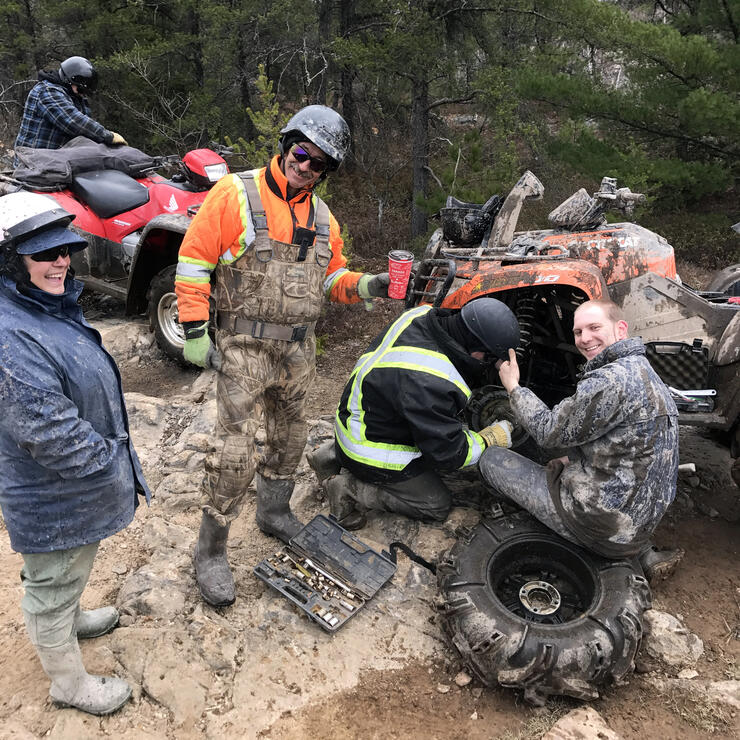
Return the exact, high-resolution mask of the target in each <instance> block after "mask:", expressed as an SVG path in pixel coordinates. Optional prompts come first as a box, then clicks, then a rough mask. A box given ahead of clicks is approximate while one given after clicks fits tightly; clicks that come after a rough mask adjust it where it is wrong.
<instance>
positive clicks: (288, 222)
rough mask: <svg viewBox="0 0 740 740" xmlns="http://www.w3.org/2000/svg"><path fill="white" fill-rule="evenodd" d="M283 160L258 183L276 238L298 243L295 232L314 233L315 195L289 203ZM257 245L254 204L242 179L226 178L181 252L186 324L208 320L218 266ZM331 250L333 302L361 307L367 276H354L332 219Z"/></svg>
mask: <svg viewBox="0 0 740 740" xmlns="http://www.w3.org/2000/svg"><path fill="white" fill-rule="evenodd" d="M279 161H280V159H279V157H277V156H276V157H273V159H272V161H271V162H270V165H269V168H268V167H263V168H262V169H260V170H258V171H257V175H256V177H255V182H256V184H257V188H258V190H259V193H260V198H261V200H262V205H263V207H264V209H265V214H266V216H267V228H268V233H269V236H270V238H271V239H276V240H278V241H281V242H286V243H288V244H292V243H295V240H294V236H293V234H294V229H295V228H297V227H303V228H312V227H313V224H312V223H309V222H311V221H312V220H313V214H314V212H315V196H313V195H312V193H311V191H308V190H304V191H301V192H299V193H298V194H297V195H295V196H294V197H293V198H291V199H290V200H288V197H287V187H288V181H287V180H286V178H285V175H284V174H283V173H282V171H281V169H280V164H279ZM253 240H254V226H253V224H252V217H251V211H250V208H249V202H248V200H247V195H246V192H245V190H244V185H243V183H242V181H241V179H240V177H239V176H238V175H235V174H231V175H226V176H225V177H223V178H221V180H219V181H218V182H217V183H216V184H215V185H214V186H213V189H212V190H211V192H210V193H208V195H207V196H206V199H205V200H204V201H203V205H202V206H201V207H200V209H199V210H198V212H197V213H196V215H195V218H193V221H192V223H191V224H190V227H189V228H188V231H187V233H186V234H185V238H184V239H183V242H182V245H181V247H180V254H179V258H178V265H177V275H176V277H175V292H176V293H177V305H178V311H179V314H180V321H181V322H183V321H206V320H207V319H208V297H209V296H210V294H211V284H210V279H211V273H212V272H213V270H215V269H216V265H217V264H218V263H221V264H231V263H233V262H234V261H236V260H237V259H239V257H241V256H242V254H244V252H245V251H246V250H247V249H249V247H250V245H251V243H252V241H253ZM329 246H330V247H331V252H332V256H331V260H330V261H329V265H328V266H327V269H326V278H325V280H324V293H325V295H326V296H327V298H329V300H332V301H338V302H340V303H358V302H359V301H360V300H361V299H360V297H359V295H358V294H357V282H358V281H359V279H360V277H362V273H360V272H350V271H349V270H348V269H347V267H346V265H347V260H346V259H345V258H344V255H343V254H342V247H343V246H344V242H343V240H342V237H341V235H340V229H339V224H338V223H337V220H336V218H334V216H333V215H331V216H330V226H329Z"/></svg>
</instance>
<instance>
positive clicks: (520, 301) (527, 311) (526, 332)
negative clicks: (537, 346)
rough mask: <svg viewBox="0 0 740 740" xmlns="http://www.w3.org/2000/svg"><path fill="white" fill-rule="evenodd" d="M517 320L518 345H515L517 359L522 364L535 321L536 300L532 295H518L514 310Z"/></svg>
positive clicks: (527, 351) (530, 343)
mask: <svg viewBox="0 0 740 740" xmlns="http://www.w3.org/2000/svg"><path fill="white" fill-rule="evenodd" d="M514 313H515V314H516V318H517V321H518V322H519V336H520V341H519V347H517V350H516V354H517V361H518V362H519V364H524V362H525V360H526V359H527V357H528V355H529V349H530V347H531V346H532V336H533V334H534V327H535V324H536V321H537V300H536V298H535V297H534V296H533V295H524V296H519V297H518V298H517V301H516V308H515V310H514Z"/></svg>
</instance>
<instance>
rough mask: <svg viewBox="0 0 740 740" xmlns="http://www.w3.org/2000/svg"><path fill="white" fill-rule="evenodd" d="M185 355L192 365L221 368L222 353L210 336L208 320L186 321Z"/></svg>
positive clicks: (184, 325)
mask: <svg viewBox="0 0 740 740" xmlns="http://www.w3.org/2000/svg"><path fill="white" fill-rule="evenodd" d="M183 328H184V329H185V347H184V348H183V352H182V353H183V356H184V357H185V359H186V360H187V361H188V362H189V363H191V364H192V365H197V366H198V367H212V368H215V369H216V370H220V369H221V355H220V354H219V352H218V350H217V349H216V348H215V347H214V346H213V342H212V341H211V338H210V337H209V336H208V322H207V321H203V322H198V321H186V322H183Z"/></svg>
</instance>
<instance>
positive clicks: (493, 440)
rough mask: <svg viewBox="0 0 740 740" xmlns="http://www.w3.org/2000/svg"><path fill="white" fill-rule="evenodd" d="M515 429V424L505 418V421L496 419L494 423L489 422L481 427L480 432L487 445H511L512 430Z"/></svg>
mask: <svg viewBox="0 0 740 740" xmlns="http://www.w3.org/2000/svg"><path fill="white" fill-rule="evenodd" d="M513 429H514V425H513V424H512V423H511V422H510V421H507V420H506V419H504V420H503V421H494V422H493V424H489V425H488V426H487V427H485V428H484V429H481V430H480V431H479V432H478V434H480V436H481V437H483V439H484V440H485V442H486V447H507V448H508V447H511V432H512V431H513Z"/></svg>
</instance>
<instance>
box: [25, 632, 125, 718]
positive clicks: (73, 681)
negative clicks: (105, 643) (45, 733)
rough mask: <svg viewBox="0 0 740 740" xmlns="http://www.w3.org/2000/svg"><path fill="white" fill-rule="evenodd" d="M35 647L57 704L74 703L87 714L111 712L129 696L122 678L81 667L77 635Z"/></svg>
mask: <svg viewBox="0 0 740 740" xmlns="http://www.w3.org/2000/svg"><path fill="white" fill-rule="evenodd" d="M35 647H36V652H37V653H38V655H39V658H40V659H41V665H42V666H43V667H44V672H45V673H46V675H47V676H48V677H49V678H50V679H51V688H50V689H49V696H50V697H51V698H52V700H53V701H54V702H55V703H56V704H58V705H59V706H62V707H75V708H76V709H81V710H82V711H83V712H87V713H88V714H96V715H101V714H111V713H112V712H115V711H116V710H117V709H120V708H121V707H122V706H123V705H124V704H125V703H126V702H127V701H128V700H129V698H130V697H131V687H130V686H129V685H128V684H127V683H126V682H125V681H123V680H122V679H120V678H116V677H115V676H93V675H90V674H89V673H88V672H87V671H86V670H85V666H84V665H83V664H82V655H81V654H80V646H79V645H78V644H77V638H72V640H70V641H69V642H65V643H63V644H62V645H59V646H57V647H51V648H50V647H40V646H39V645H36V646H35Z"/></svg>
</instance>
